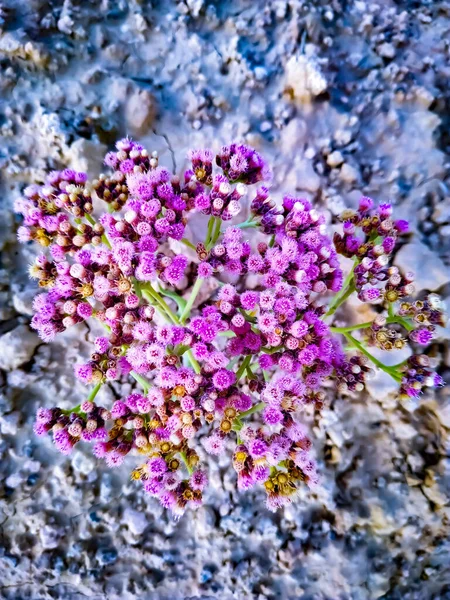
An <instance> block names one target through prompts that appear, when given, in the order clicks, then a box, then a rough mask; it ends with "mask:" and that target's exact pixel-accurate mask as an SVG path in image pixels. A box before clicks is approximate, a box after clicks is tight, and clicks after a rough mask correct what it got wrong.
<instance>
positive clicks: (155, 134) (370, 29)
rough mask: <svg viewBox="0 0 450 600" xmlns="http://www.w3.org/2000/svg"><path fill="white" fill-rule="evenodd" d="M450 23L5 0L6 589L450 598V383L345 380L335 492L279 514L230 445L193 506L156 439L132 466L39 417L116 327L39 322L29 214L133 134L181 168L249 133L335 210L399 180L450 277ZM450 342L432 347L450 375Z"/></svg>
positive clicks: (74, 388) (377, 5)
mask: <svg viewBox="0 0 450 600" xmlns="http://www.w3.org/2000/svg"><path fill="white" fill-rule="evenodd" d="M449 34H450V5H449V3H448V1H446V0H435V1H433V2H429V1H425V0H423V1H420V0H419V1H414V2H413V1H406V0H404V1H403V0H398V1H394V0H374V1H373V2H366V1H365V0H355V2H352V3H350V2H344V0H333V1H332V2H301V1H300V0H269V1H263V0H237V1H236V2H222V1H216V2H207V1H205V0H186V1H184V2H183V1H177V0H167V1H166V2H156V1H155V2H150V1H149V0H91V1H90V2H82V1H79V0H78V1H77V0H72V1H69V0H54V1H52V2H50V1H48V0H27V1H26V2H25V1H23V0H1V1H0V137H1V145H0V147H1V149H0V247H1V249H2V255H1V257H0V260H1V261H2V264H1V265H0V336H1V338H0V344H1V347H0V433H1V435H0V598H2V599H3V598H4V599H5V600H51V599H64V600H81V599H84V598H90V599H92V600H119V599H120V600H131V599H135V598H139V599H142V600H188V599H195V600H200V599H201V600H212V599H220V600H253V599H255V600H263V599H269V600H300V599H301V600H372V599H375V598H383V599H385V600H445V599H446V598H447V599H448V598H450V571H449V566H448V556H449V551H450V542H449V538H450V535H449V534H450V530H449V523H450V503H449V492H450V443H449V431H450V417H449V414H450V412H449V410H450V409H449V403H450V393H449V388H448V387H445V388H442V389H441V390H438V392H437V393H436V394H433V393H427V394H426V395H424V396H423V398H422V399H421V400H420V402H418V403H416V404H410V405H405V404H400V403H399V402H398V401H397V400H396V399H395V397H394V396H393V394H392V393H391V390H390V389H389V387H388V384H387V383H386V382H385V381H382V380H376V379H375V380H374V381H373V382H371V384H370V387H369V394H367V395H365V396H359V397H355V398H340V397H336V396H335V394H334V392H333V390H330V396H329V402H328V405H327V408H326V409H325V410H324V412H323V415H322V418H321V419H319V420H317V421H316V420H314V419H311V422H310V427H311V430H312V434H313V438H314V440H315V447H316V453H317V458H318V462H319V469H320V473H321V484H320V486H319V487H318V489H317V490H316V491H314V493H310V492H308V491H307V490H304V491H303V492H302V496H301V498H300V499H299V502H298V503H297V504H296V505H294V506H292V507H290V508H289V509H286V510H285V511H283V512H280V513H279V514H275V515H274V514H272V513H269V512H268V511H267V510H266V509H265V508H264V494H263V492H261V491H255V492H251V493H238V492H237V491H236V488H235V478H234V476H233V472H232V469H230V464H229V460H228V459H227V458H224V459H221V461H220V462H219V463H217V462H216V461H211V464H210V478H211V488H210V490H209V492H208V495H207V497H206V504H205V507H204V508H202V509H201V510H199V511H198V512H197V513H195V514H188V515H186V516H185V517H183V518H182V519H181V521H180V522H178V523H174V522H173V521H172V520H171V519H170V517H169V516H168V515H167V514H166V513H165V512H164V511H163V510H162V509H161V508H160V507H159V506H158V505H157V504H156V503H155V502H154V501H153V500H152V499H149V498H148V497H147V496H146V495H145V494H144V493H142V491H141V490H140V489H139V487H138V486H136V485H135V484H134V483H133V482H130V481H129V479H128V478H129V471H130V470H131V468H133V464H134V463H133V461H132V459H130V461H129V463H127V464H126V465H124V467H123V468H121V469H119V470H116V471H109V470H105V469H104V467H103V466H102V465H101V464H100V463H99V462H98V461H96V460H93V459H92V458H91V457H90V455H89V454H88V452H87V450H88V449H87V448H84V449H83V448H80V450H77V452H74V453H73V455H72V456H70V457H64V456H61V455H59V454H57V453H56V452H55V450H54V448H53V447H52V444H51V442H50V440H48V439H43V438H36V437H35V436H34V434H33V431H32V426H33V417H34V412H35V410H36V408H37V407H38V406H40V405H44V406H51V405H53V404H55V403H58V404H59V405H60V406H61V407H63V408H69V407H70V406H74V405H76V404H78V402H79V401H80V398H82V397H83V394H84V393H85V390H84V388H83V386H81V385H80V384H79V383H77V382H76V381H75V379H74V376H73V371H72V365H73V364H74V363H75V362H77V361H79V360H80V357H87V356H88V355H89V351H90V346H89V344H88V343H87V340H92V337H93V333H92V332H89V331H88V330H87V328H86V327H85V326H81V325H80V326H79V327H76V328H73V330H72V331H68V332H66V333H65V334H64V335H62V336H60V337H59V338H58V339H57V340H56V341H55V342H54V343H52V344H50V345H48V346H42V345H40V346H38V345H37V339H36V338H35V337H34V334H32V333H30V330H29V329H28V327H27V325H26V323H27V322H28V321H29V318H30V303H31V298H32V292H31V288H30V286H32V283H31V282H30V281H29V280H28V275H27V263H28V262H29V261H30V260H31V259H32V256H33V255H34V252H35V249H34V248H30V247H28V246H22V247H18V246H17V245H16V244H15V241H14V240H15V235H14V230H15V227H16V223H15V220H14V217H13V215H12V203H13V201H14V199H15V198H16V197H17V196H18V195H19V194H20V191H21V190H22V189H23V187H24V186H25V185H27V184H28V183H30V182H32V181H36V180H37V181H41V180H42V178H43V177H44V174H45V172H47V171H49V170H52V169H55V168H60V167H62V166H70V167H72V168H82V169H86V170H88V172H89V173H90V174H93V173H95V172H96V171H98V170H100V169H101V168H102V157H103V154H104V152H105V150H106V149H107V148H108V147H110V146H111V145H112V144H113V143H114V141H115V140H116V139H117V138H118V137H120V136H124V135H133V136H134V137H136V138H138V139H139V140H140V141H142V143H143V144H145V145H146V146H147V147H148V149H149V150H150V151H151V150H157V151H158V152H159V155H160V160H161V163H162V164H165V165H167V166H169V167H171V168H172V167H173V166H176V168H177V169H178V170H180V171H181V169H182V167H183V165H184V164H185V161H186V150H187V148H188V147H192V146H199V145H211V146H213V147H214V148H218V147H220V145H221V144H224V143H228V142H229V141H230V140H233V139H240V140H244V141H246V142H248V143H250V144H253V145H254V146H255V147H257V148H258V149H259V150H260V151H261V152H262V153H263V154H264V155H265V156H266V157H267V158H268V159H269V160H270V161H271V163H272V165H273V172H274V182H273V191H274V194H275V196H276V197H277V198H280V197H281V195H282V194H283V193H298V194H299V195H300V194H301V195H305V196H307V197H308V198H311V199H312V200H313V201H314V202H315V203H316V204H317V205H318V206H320V207H321V208H322V209H323V210H324V211H325V213H326V215H327V218H328V221H329V222H330V223H331V222H332V219H333V217H334V216H335V215H336V214H337V213H338V212H339V211H341V210H342V209H343V208H345V207H346V206H348V207H354V206H355V204H356V202H357V201H358V198H359V196H360V195H361V193H364V194H366V195H370V196H372V197H373V198H374V199H375V200H377V201H392V202H393V203H394V205H395V210H396V217H397V218H407V219H409V220H410V221H411V226H412V233H411V235H410V237H409V239H408V240H407V244H406V245H405V246H404V247H403V248H402V249H401V250H400V252H399V256H398V257H397V261H398V264H399V265H400V266H402V268H408V269H409V268H410V267H411V268H412V269H413V270H415V271H416V272H417V281H418V283H419V285H418V287H419V290H423V289H430V290H435V289H442V291H443V294H444V296H447V297H448V296H449V293H450V289H449V284H448V282H449V280H450V276H449V264H450V233H449V227H450V225H449V223H450V220H449V218H448V215H447V214H446V208H447V207H448V198H449V197H450V194H449V191H448V190H449V187H450V160H449V159H450V137H449V134H448V132H449V125H450V122H449V116H448V115H449V106H450V87H449V84H448V82H449V76H450V57H449V50H448V39H449ZM195 234H196V232H195V231H194V232H193V235H195ZM352 311H353V313H354V314H352V315H349V316H350V317H351V318H354V322H357V320H359V319H360V318H361V320H364V319H363V315H362V314H361V313H360V312H358V311H359V308H358V306H357V305H356V304H355V305H352ZM447 342H448V340H447V339H446V338H442V339H441V340H440V341H439V343H437V344H434V345H433V347H432V348H431V354H432V355H433V356H434V357H435V360H436V363H437V365H438V368H439V371H440V373H441V374H442V375H443V376H444V378H446V379H447V381H449V380H450V352H449V349H448V343H447ZM389 383H390V382H389ZM131 389H132V388H131V384H130V383H129V382H124V383H123V384H120V385H119V384H118V385H114V387H113V386H111V387H110V388H107V389H103V390H102V392H101V394H102V397H101V398H100V399H101V402H102V403H105V404H110V403H111V402H112V401H113V399H114V398H115V397H117V396H120V395H122V394H123V395H125V394H127V393H129V392H130V390H131Z"/></svg>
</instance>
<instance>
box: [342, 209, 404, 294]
mask: <svg viewBox="0 0 450 600" xmlns="http://www.w3.org/2000/svg"><path fill="white" fill-rule="evenodd" d="M391 216H392V206H391V205H390V204H381V205H380V206H379V207H378V208H374V203H373V201H372V200H371V199H370V198H366V197H364V198H361V200H360V203H359V208H358V210H357V211H352V210H346V211H344V212H343V213H342V214H341V215H340V217H339V218H340V220H341V221H342V222H343V233H342V234H340V233H335V234H334V238H333V241H334V245H335V247H336V250H337V252H338V253H339V254H342V255H344V256H346V257H348V258H354V259H355V265H356V266H355V268H354V286H355V289H356V291H357V294H358V298H359V299H360V300H361V301H362V302H368V303H375V302H382V301H383V300H384V301H387V302H396V301H397V300H398V299H399V298H403V297H405V296H410V295H411V294H412V293H413V292H414V288H413V286H412V281H413V280H414V276H413V274H412V273H405V274H403V275H402V274H401V273H400V272H399V270H398V268H397V267H394V266H391V265H390V262H391V256H392V253H393V251H394V249H395V247H396V243H397V238H398V236H399V235H401V234H403V233H406V232H407V231H408V223H407V221H402V220H397V221H393V220H392V219H391ZM359 232H360V233H361V234H362V235H361V236H360V237H359V236H358V233H359Z"/></svg>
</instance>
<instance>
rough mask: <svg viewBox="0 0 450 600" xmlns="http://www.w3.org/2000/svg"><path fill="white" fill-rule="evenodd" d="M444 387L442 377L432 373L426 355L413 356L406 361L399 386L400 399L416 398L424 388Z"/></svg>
mask: <svg viewBox="0 0 450 600" xmlns="http://www.w3.org/2000/svg"><path fill="white" fill-rule="evenodd" d="M442 385H444V380H443V379H442V377H441V376H440V375H439V374H438V373H436V372H435V371H433V369H432V368H431V361H430V359H429V357H428V356H427V355H426V354H414V355H413V356H410V357H409V358H408V360H407V361H406V365H405V367H404V370H403V377H402V380H401V386H400V397H401V398H402V397H403V398H418V397H419V396H420V394H421V393H422V390H423V389H424V388H425V387H439V386H442Z"/></svg>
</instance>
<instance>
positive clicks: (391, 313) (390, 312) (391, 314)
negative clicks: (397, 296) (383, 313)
mask: <svg viewBox="0 0 450 600" xmlns="http://www.w3.org/2000/svg"><path fill="white" fill-rule="evenodd" d="M388 316H389V317H390V318H392V317H395V314H394V305H393V303H392V302H389V304H388Z"/></svg>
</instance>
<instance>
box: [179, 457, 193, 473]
mask: <svg viewBox="0 0 450 600" xmlns="http://www.w3.org/2000/svg"><path fill="white" fill-rule="evenodd" d="M178 454H179V455H180V458H181V460H182V461H183V462H184V464H185V466H186V469H187V470H188V473H189V475H192V471H193V469H192V467H191V466H190V465H189V463H188V459H187V456H186V452H179V453H178Z"/></svg>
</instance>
